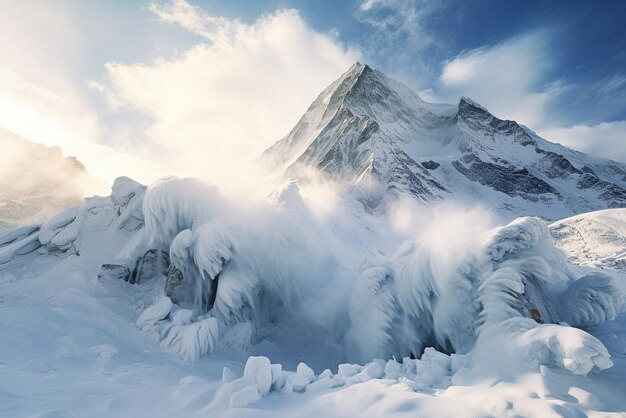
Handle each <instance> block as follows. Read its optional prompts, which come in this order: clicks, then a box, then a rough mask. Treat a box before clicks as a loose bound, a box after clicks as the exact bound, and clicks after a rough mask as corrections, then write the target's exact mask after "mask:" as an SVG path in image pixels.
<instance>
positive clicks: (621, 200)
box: [577, 173, 626, 208]
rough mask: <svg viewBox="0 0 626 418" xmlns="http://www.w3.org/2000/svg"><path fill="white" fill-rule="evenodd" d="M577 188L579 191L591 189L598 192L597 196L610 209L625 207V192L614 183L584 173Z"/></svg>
mask: <svg viewBox="0 0 626 418" xmlns="http://www.w3.org/2000/svg"><path fill="white" fill-rule="evenodd" d="M577 186H578V187H579V188H580V189H583V190H586V189H592V190H594V191H597V192H599V194H598V196H599V197H600V198H601V199H603V200H604V201H606V202H608V206H609V207H610V208H622V207H625V206H626V190H625V189H624V188H622V187H620V186H618V185H617V184H615V183H611V182H608V181H605V180H601V179H599V178H598V177H596V176H594V175H593V174H589V173H585V174H583V175H582V176H580V179H579V180H578V183H577Z"/></svg>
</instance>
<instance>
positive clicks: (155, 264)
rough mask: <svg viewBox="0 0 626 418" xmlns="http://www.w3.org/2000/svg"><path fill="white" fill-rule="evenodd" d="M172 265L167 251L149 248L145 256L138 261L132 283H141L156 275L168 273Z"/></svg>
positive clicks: (131, 279)
mask: <svg viewBox="0 0 626 418" xmlns="http://www.w3.org/2000/svg"><path fill="white" fill-rule="evenodd" d="M169 266H170V256H169V255H168V254H167V253H166V252H165V251H159V250H148V251H147V252H146V254H144V256H143V257H142V258H141V259H139V260H138V261H137V265H136V266H135V269H134V270H133V275H132V277H131V278H130V283H132V284H141V283H145V282H147V281H149V280H152V279H154V278H155V277H159V276H162V275H163V276H164V275H165V274H167V271H168V268H169Z"/></svg>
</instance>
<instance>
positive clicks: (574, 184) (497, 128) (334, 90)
mask: <svg viewBox="0 0 626 418" xmlns="http://www.w3.org/2000/svg"><path fill="white" fill-rule="evenodd" d="M262 160H263V161H264V163H265V164H266V165H267V166H269V167H271V168H272V169H274V170H275V171H277V172H281V171H283V170H285V171H286V172H287V173H288V174H290V175H293V173H294V168H295V166H297V165H298V164H306V165H310V166H314V167H317V168H318V169H320V170H321V171H322V172H324V173H326V174H327V175H329V176H330V177H332V178H334V179H341V180H343V181H351V182H358V181H359V180H361V179H362V178H363V176H364V175H366V174H367V175H371V176H373V177H374V178H375V179H376V180H378V181H380V182H382V183H383V185H384V186H385V188H386V189H387V190H388V191H391V192H392V193H394V194H396V195H397V194H408V195H410V196H412V197H413V198H415V199H417V200H418V201H423V202H432V201H437V200H440V199H446V198H450V197H453V198H455V199H467V200H470V201H476V200H479V201H481V202H483V203H484V204H486V205H487V206H489V207H493V208H494V209H495V210H497V211H498V212H500V213H502V214H503V215H504V216H505V217H507V218H509V219H510V218H512V217H514V216H519V215H539V216H543V217H546V218H549V219H559V218H563V217H566V216H570V215H572V214H576V213H581V212H587V211H590V210H597V209H604V208H609V207H620V206H624V205H626V190H625V188H626V165H624V164H621V163H617V162H614V161H610V160H606V159H601V158H595V157H592V156H589V155H585V154H583V153H580V152H577V151H574V150H571V149H569V148H566V147H563V146H560V145H558V144H553V143H550V142H548V141H546V140H544V139H542V138H540V137H539V136H537V135H536V134H535V133H534V132H532V131H531V130H529V129H528V128H526V127H524V126H521V125H519V124H517V123H515V122H513V121H505V120H500V119H498V118H496V117H495V116H493V115H491V114H490V113H489V112H488V111H487V110H486V109H484V108H483V107H481V106H480V105H478V104H476V103H474V102H473V101H472V100H470V99H467V98H461V100H460V102H459V103H458V105H438V104H430V103H426V102H424V101H423V100H422V99H421V98H420V97H419V96H418V95H417V94H416V93H415V92H413V91H412V90H410V89H409V88H407V87H406V86H403V85H402V84H400V83H398V82H396V81H394V80H392V79H390V78H388V77H386V76H385V75H384V74H382V73H380V72H378V71H376V70H373V69H371V68H370V67H369V66H367V65H362V64H360V63H356V64H355V65H353V66H352V67H351V68H350V69H349V70H348V71H347V72H346V73H344V74H343V75H342V76H341V77H340V78H339V79H338V80H337V81H335V82H334V83H333V84H331V85H330V86H329V87H328V88H326V89H325V90H324V91H323V92H322V93H321V94H320V95H319V96H318V97H317V99H316V100H315V101H314V102H313V103H312V104H311V106H310V107H309V109H308V110H307V111H306V113H305V114H304V115H303V116H302V118H301V119H300V121H299V122H298V124H297V125H296V126H295V127H294V128H293V130H292V131H291V132H290V133H289V134H288V135H287V136H286V137H285V138H283V139H282V140H280V141H278V142H277V143H276V144H274V145H273V146H272V147H270V148H269V149H268V150H267V151H266V152H265V153H264V156H263V158H262Z"/></svg>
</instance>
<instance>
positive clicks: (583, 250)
mask: <svg viewBox="0 0 626 418" xmlns="http://www.w3.org/2000/svg"><path fill="white" fill-rule="evenodd" d="M550 229H551V232H552V235H553V236H554V238H555V239H556V241H557V243H558V245H559V247H561V248H562V249H563V250H564V251H565V252H566V253H567V254H568V256H569V257H570V258H571V259H572V260H574V262H576V264H580V265H586V266H592V267H601V268H611V269H617V270H621V271H624V273H626V209H607V210H601V211H597V212H589V213H584V214H582V215H577V216H573V217H571V218H567V219H563V220H560V221H557V222H555V223H553V224H552V225H550Z"/></svg>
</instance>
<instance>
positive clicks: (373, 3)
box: [355, 0, 449, 85]
mask: <svg viewBox="0 0 626 418" xmlns="http://www.w3.org/2000/svg"><path fill="white" fill-rule="evenodd" d="M448 3H449V1H448V0H442V1H428V0H417V1H415V0H366V1H363V2H361V3H360V5H359V8H358V10H357V12H356V14H355V17H356V19H357V20H358V21H360V22H361V23H364V24H366V25H367V26H369V30H368V31H367V32H366V33H365V34H364V35H363V36H362V38H361V39H360V40H359V44H360V45H361V46H362V48H363V53H364V54H365V57H366V59H367V60H369V61H371V62H374V63H376V64H377V65H378V66H380V68H381V69H382V70H384V71H385V72H387V73H388V74H390V75H392V76H395V77H398V78H400V79H403V80H404V81H408V82H411V83H412V84H414V85H416V84H420V83H423V84H426V83H428V82H430V81H431V80H430V77H429V75H430V74H432V73H433V70H434V68H435V67H436V66H437V65H438V61H437V58H438V57H436V54H432V51H433V50H436V49H439V48H441V47H442V44H443V43H444V38H443V37H442V36H437V34H435V33H434V31H433V30H432V28H431V20H433V19H437V16H438V13H440V12H441V11H442V10H444V9H445V8H446V7H447V5H448Z"/></svg>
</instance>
